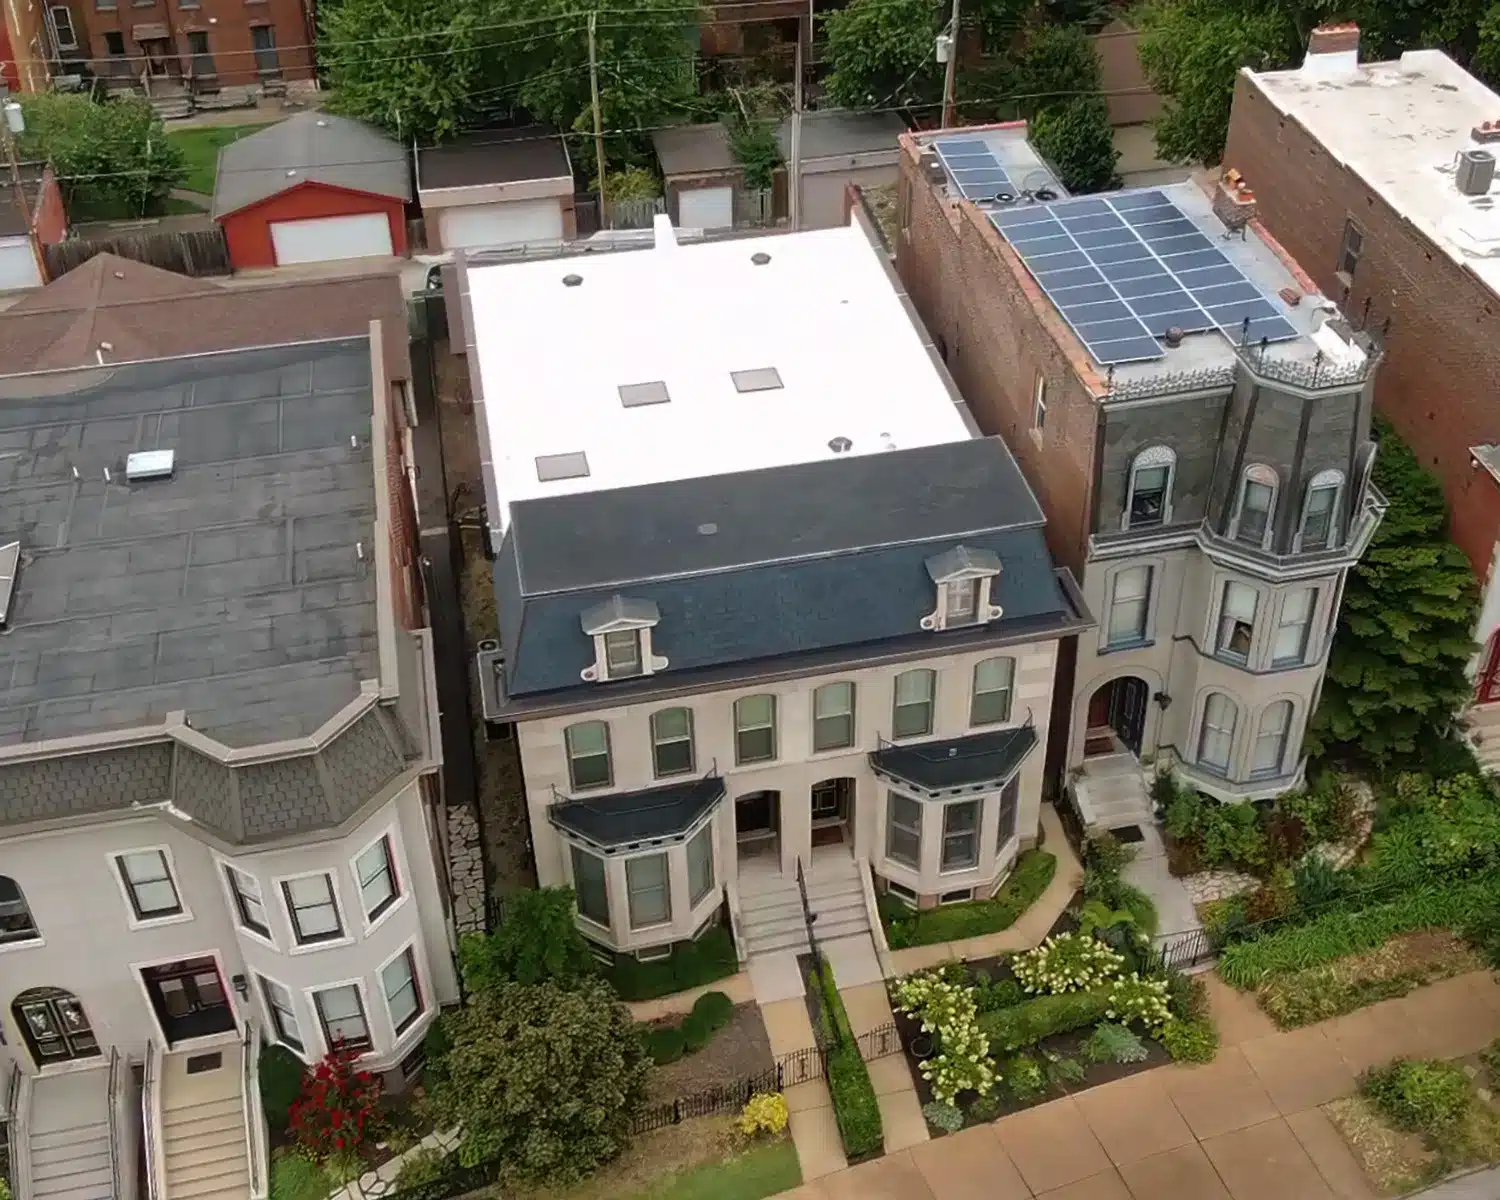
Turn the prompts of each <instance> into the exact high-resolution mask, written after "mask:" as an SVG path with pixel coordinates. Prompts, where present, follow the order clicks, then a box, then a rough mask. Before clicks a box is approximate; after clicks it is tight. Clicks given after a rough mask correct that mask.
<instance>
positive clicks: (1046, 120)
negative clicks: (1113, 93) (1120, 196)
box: [1027, 96, 1120, 195]
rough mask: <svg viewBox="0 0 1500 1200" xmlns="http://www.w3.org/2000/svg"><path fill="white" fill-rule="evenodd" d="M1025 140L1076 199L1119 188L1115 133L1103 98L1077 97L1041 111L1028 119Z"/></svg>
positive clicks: (1118, 158)
mask: <svg viewBox="0 0 1500 1200" xmlns="http://www.w3.org/2000/svg"><path fill="white" fill-rule="evenodd" d="M1027 137H1028V139H1029V140H1030V141H1031V143H1032V145H1034V146H1035V147H1036V148H1037V150H1038V151H1039V152H1040V153H1041V155H1042V157H1043V158H1045V159H1046V160H1047V161H1048V162H1049V163H1051V164H1052V166H1053V167H1055V168H1056V169H1057V173H1058V175H1059V176H1060V177H1061V178H1062V182H1063V186H1064V187H1066V188H1067V189H1068V191H1070V192H1072V193H1074V194H1075V195H1077V194H1079V193H1082V192H1102V191H1104V190H1106V189H1107V188H1113V187H1119V186H1120V177H1119V175H1117V174H1116V173H1115V164H1116V163H1117V162H1119V161H1120V152H1119V151H1118V150H1116V149H1115V131H1114V127H1113V126H1111V125H1110V123H1109V105H1108V104H1106V103H1105V102H1104V97H1102V96H1078V97H1076V98H1074V99H1072V100H1069V101H1067V102H1066V103H1063V104H1057V105H1052V106H1050V107H1047V108H1044V109H1042V110H1041V111H1040V112H1038V113H1037V114H1036V116H1035V117H1033V118H1032V119H1031V125H1030V127H1029V128H1028V130H1027Z"/></svg>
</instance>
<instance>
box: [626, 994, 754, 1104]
mask: <svg viewBox="0 0 1500 1200" xmlns="http://www.w3.org/2000/svg"><path fill="white" fill-rule="evenodd" d="M681 1022H682V1018H681V1017H672V1018H666V1019H663V1020H662V1021H656V1022H653V1025H677V1024H681ZM775 1065H776V1059H775V1058H774V1057H773V1055H772V1054H771V1039H770V1037H769V1036H768V1035H767V1034H766V1025H765V1022H764V1021H762V1020H761V1016H760V1007H759V1005H756V1004H754V1003H750V1004H740V1005H737V1006H736V1007H735V1010H734V1016H733V1017H731V1018H730V1020H729V1024H727V1025H725V1026H724V1028H722V1029H720V1030H719V1031H718V1032H717V1033H716V1034H714V1036H713V1037H712V1038H711V1039H710V1040H709V1043H708V1045H706V1046H704V1047H703V1049H702V1050H700V1051H698V1053H697V1054H684V1055H683V1056H682V1057H681V1058H679V1059H678V1060H677V1061H676V1062H674V1063H668V1064H667V1065H666V1066H664V1067H657V1068H655V1069H654V1070H653V1071H652V1072H651V1077H650V1079H649V1081H648V1082H647V1085H646V1102H647V1104H659V1103H663V1102H665V1101H668V1100H673V1099H676V1098H677V1097H679V1096H693V1095H696V1094H697V1093H699V1092H706V1091H708V1090H709V1089H710V1088H717V1087H725V1086H728V1085H729V1084H733V1083H739V1082H740V1081H741V1080H744V1079H749V1078H751V1077H753V1076H756V1075H759V1074H760V1073H761V1072H763V1071H768V1070H770V1069H771V1068H772V1067H773V1066H775Z"/></svg>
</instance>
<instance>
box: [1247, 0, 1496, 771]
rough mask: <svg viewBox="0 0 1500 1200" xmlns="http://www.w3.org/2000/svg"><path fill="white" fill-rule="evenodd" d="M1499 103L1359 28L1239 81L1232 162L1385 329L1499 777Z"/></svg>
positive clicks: (1431, 55) (1297, 245)
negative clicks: (1440, 524) (1433, 503)
mask: <svg viewBox="0 0 1500 1200" xmlns="http://www.w3.org/2000/svg"><path fill="white" fill-rule="evenodd" d="M1497 154H1500V95H1496V93H1495V92H1493V91H1491V90H1490V89H1489V88H1487V87H1485V86H1484V85H1483V84H1482V83H1480V82H1479V81H1478V80H1477V79H1475V78H1474V77H1473V76H1472V75H1469V74H1468V73H1467V72H1466V71H1464V70H1463V69H1462V68H1461V67H1459V66H1458V65H1457V64H1456V63H1454V62H1453V61H1452V60H1451V59H1449V58H1447V57H1446V56H1445V55H1443V54H1442V53H1440V52H1439V51H1436V50H1414V51H1411V52H1409V53H1407V54H1404V55H1402V56H1401V59H1400V60H1399V61H1397V62H1384V63H1364V64H1361V63H1360V62H1359V30H1358V29H1357V28H1356V27H1354V26H1352V25H1345V26H1338V27H1334V28H1323V29H1319V30H1316V31H1314V34H1313V38H1312V41H1311V43H1310V44H1309V46H1308V54H1307V58H1306V61H1305V62H1304V64H1303V65H1302V66H1301V67H1300V68H1297V69H1294V70H1289V71H1272V72H1266V73H1254V72H1249V71H1243V72H1241V74H1240V78H1239V82H1238V85H1237V88H1236V91H1235V99H1234V110H1233V114H1232V116H1231V119H1230V124H1229V143H1228V147H1227V148H1226V150H1225V156H1224V162H1225V165H1226V167H1232V168H1235V169H1237V170H1238V171H1239V172H1240V173H1241V174H1242V175H1243V176H1244V177H1245V179H1246V181H1247V182H1248V183H1249V184H1250V186H1251V187H1253V188H1254V191H1255V196H1256V203H1257V206H1258V211H1259V214H1260V219H1261V220H1262V221H1263V222H1264V223H1265V225H1266V227H1267V228H1268V229H1269V230H1270V231H1271V232H1272V233H1273V234H1275V236H1276V237H1277V238H1278V239H1279V240H1280V241H1281V243H1282V244H1283V245H1284V246H1286V247H1287V249H1288V250H1289V251H1290V252H1291V253H1292V254H1294V255H1295V256H1296V257H1297V259H1298V261H1299V262H1301V263H1302V264H1303V265H1304V266H1305V267H1306V268H1307V270H1308V272H1309V273H1310V274H1311V275H1312V277H1313V278H1314V279H1315V280H1316V281H1317V283H1318V285H1319V286H1320V287H1322V288H1323V290H1324V291H1325V292H1326V293H1327V294H1328V295H1331V296H1338V297H1340V298H1341V300H1342V303H1343V307H1344V309H1345V311H1346V312H1350V313H1358V314H1360V316H1361V320H1362V321H1364V322H1367V323H1368V324H1369V326H1370V327H1371V328H1385V327H1386V325H1387V323H1389V329H1388V334H1387V336H1386V339H1385V354H1386V361H1385V363H1384V365H1383V366H1382V367H1381V370H1380V380H1379V385H1378V387H1377V389H1376V402H1377V404H1378V406H1379V408H1380V411H1381V412H1382V413H1383V414H1384V415H1385V416H1387V417H1389V418H1390V420H1391V421H1392V423H1394V425H1395V426H1396V429H1397V430H1398V431H1399V432H1400V434H1401V436H1402V437H1403V438H1405V439H1406V441H1407V442H1408V443H1409V444H1410V445H1411V447H1412V449H1413V450H1414V451H1415V452H1416V455H1417V458H1418V459H1419V460H1420V461H1421V463H1422V465H1423V466H1425V467H1431V468H1432V469H1433V470H1434V471H1436V472H1437V474H1438V475H1439V477H1440V478H1441V479H1442V481H1443V491H1444V494H1445V495H1446V497H1447V500H1448V504H1449V505H1450V507H1451V509H1452V520H1451V524H1450V527H1449V533H1450V536H1451V537H1452V538H1453V540H1454V542H1456V543H1457V544H1458V546H1459V547H1460V548H1461V549H1462V550H1463V551H1464V553H1465V554H1467V555H1468V557H1469V561H1470V562H1471V563H1472V564H1473V565H1474V573H1475V575H1477V576H1478V578H1479V581H1480V584H1481V586H1482V588H1483V592H1484V599H1483V605H1482V608H1481V611H1480V616H1479V623H1478V626H1477V628H1476V629H1475V640H1476V641H1477V642H1479V643H1480V644H1481V650H1480V653H1479V655H1478V656H1477V658H1476V661H1475V664H1474V665H1475V688H1474V701H1475V705H1476V707H1475V709H1474V710H1473V711H1472V712H1471V714H1470V721H1471V724H1472V726H1473V728H1474V730H1475V732H1476V733H1477V734H1478V735H1479V737H1480V738H1481V739H1482V740H1481V747H1480V749H1481V753H1482V755H1483V757H1484V758H1485V759H1486V761H1488V762H1489V763H1491V764H1492V765H1500V571H1497V569H1496V567H1497V557H1500V556H1497V554H1496V544H1497V542H1500V402H1497V401H1496V398H1495V386H1494V381H1495V378H1496V376H1497V375H1500V219H1497V216H1500V214H1497V212H1496V209H1495V205H1496V202H1497V198H1500V186H1497V183H1496V180H1495V157H1496V155H1497Z"/></svg>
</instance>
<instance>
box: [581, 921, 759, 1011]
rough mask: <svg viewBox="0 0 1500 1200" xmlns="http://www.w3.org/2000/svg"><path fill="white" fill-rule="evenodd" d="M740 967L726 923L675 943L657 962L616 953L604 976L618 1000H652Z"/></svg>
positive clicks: (682, 990)
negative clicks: (694, 937) (612, 963)
mask: <svg viewBox="0 0 1500 1200" xmlns="http://www.w3.org/2000/svg"><path fill="white" fill-rule="evenodd" d="M739 969H740V960H739V955H738V954H737V953H736V951H735V948H734V937H733V935H732V934H731V933H730V932H729V928H728V926H727V925H715V926H714V927H713V928H712V929H709V930H708V931H707V932H705V933H704V934H703V936H702V937H700V938H699V939H698V940H697V941H695V942H678V943H677V945H675V946H673V947H672V953H671V956H670V957H668V958H664V959H661V960H660V961H657V962H641V961H640V960H639V959H638V958H636V957H634V956H633V955H629V954H622V955H619V956H618V957H617V958H616V959H615V963H614V966H612V967H608V968H606V969H605V971H604V977H605V978H606V979H607V980H609V983H610V986H612V987H613V988H614V989H615V993H616V995H618V996H619V997H620V999H621V1000H655V999H656V998H657V997H659V996H670V995H673V994H674V993H676V992H685V991H688V990H689V989H690V988H695V987H702V986H704V985H705V984H709V983H716V982H718V981H719V980H720V979H727V978H728V977H729V976H731V975H733V974H735V973H736V972H738V971H739Z"/></svg>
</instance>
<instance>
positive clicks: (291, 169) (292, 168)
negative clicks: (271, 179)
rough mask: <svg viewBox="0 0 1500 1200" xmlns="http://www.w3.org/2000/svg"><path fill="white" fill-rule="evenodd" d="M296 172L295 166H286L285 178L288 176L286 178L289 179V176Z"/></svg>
mask: <svg viewBox="0 0 1500 1200" xmlns="http://www.w3.org/2000/svg"><path fill="white" fill-rule="evenodd" d="M296 173H297V171H296V168H295V167H288V168H287V169H286V177H287V178H288V179H290V178H291V177H292V176H293V175H295V174H296Z"/></svg>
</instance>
